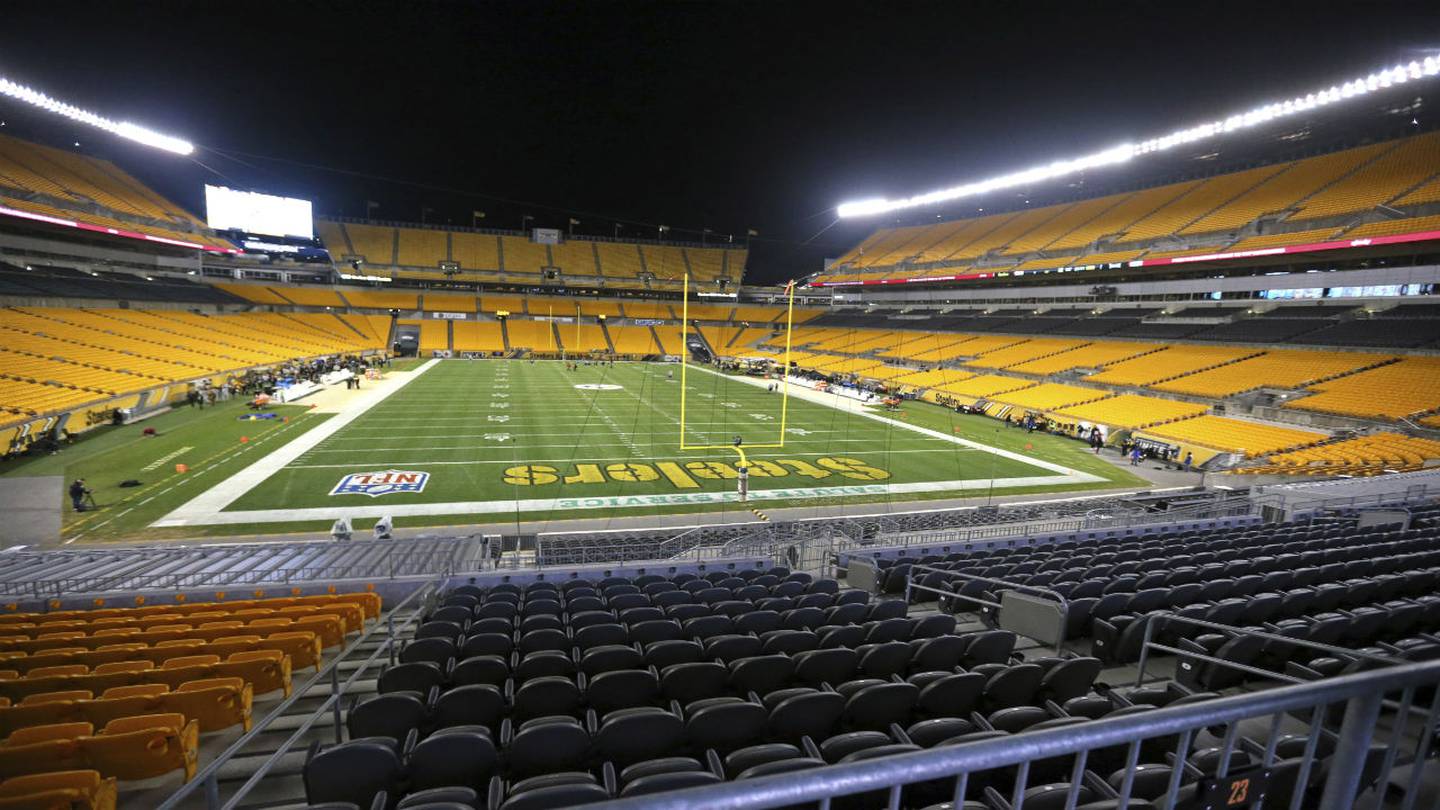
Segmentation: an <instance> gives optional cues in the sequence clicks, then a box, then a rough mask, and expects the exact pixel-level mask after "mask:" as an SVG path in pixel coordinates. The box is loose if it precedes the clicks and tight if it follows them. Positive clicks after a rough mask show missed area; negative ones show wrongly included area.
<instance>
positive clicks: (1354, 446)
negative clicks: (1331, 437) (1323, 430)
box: [1237, 433, 1440, 475]
mask: <svg viewBox="0 0 1440 810" xmlns="http://www.w3.org/2000/svg"><path fill="white" fill-rule="evenodd" d="M1437 461H1440V442H1437V441H1435V440H1433V439H1421V438H1417V437H1413V436H1406V435H1403V434H1400V433H1374V434H1371V435H1369V436H1357V437H1355V438H1353V439H1346V440H1343V441H1338V442H1332V443H1329V444H1323V445H1320V446H1318V447H1310V448H1305V449H1302V450H1296V451H1293V452H1290V453H1279V454H1276V455H1273V456H1271V457H1270V458H1269V459H1267V462H1268V463H1266V464H1264V465H1262V466H1259V467H1246V468H1243V469H1241V470H1237V472H1243V473H1256V474H1283V475H1379V474H1381V473H1384V472H1391V471H1399V472H1408V471H1412V470H1419V469H1423V468H1424V467H1425V466H1426V465H1427V464H1433V463H1435V462H1437Z"/></svg>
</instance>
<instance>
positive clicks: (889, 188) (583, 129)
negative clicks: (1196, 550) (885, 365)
mask: <svg viewBox="0 0 1440 810" xmlns="http://www.w3.org/2000/svg"><path fill="white" fill-rule="evenodd" d="M1437 9H1440V4H1436V3H1433V2H1432V3H1413V4H1400V3H1363V2H1348V3H1343V4H1342V3H1323V2H1308V3H1288V2H1266V3H1253V2H1245V3H1224V2H1208V3H1186V4H1178V3H1169V2H1131V3H1124V2H1116V3H1104V4H1098V3H1094V4H1092V3H1074V2H1070V3H1056V4H1047V3H1015V2H1010V3H1005V2H974V1H970V2H948V3H898V2H896V3H880V2H864V3H847V2H838V0H830V1H829V2H817V3H801V2H793V3H792V2H780V1H779V0H771V1H770V2H716V3H690V2H603V1H600V0H596V1H593V2H578V1H572V2H564V3H559V2H539V1H538V0H535V1H532V2H515V3H475V2H463V3H462V2H448V3H440V2H422V1H421V0H409V2H393V3H392V2H378V1H372V2H359V1H352V2H336V1H334V0H288V2H259V1H257V0H247V2H242V3H223V4H222V3H219V2H213V1H211V2H158V1H157V2H114V0H110V1H109V2H85V1H84V0H70V1H68V2H64V3H61V2H58V1H57V0H45V2H32V1H31V0H7V2H6V3H5V4H4V8H3V20H0V75H5V76H7V77H9V78H11V79H14V80H16V81H20V82H23V83H27V84H30V85H32V86H34V87H37V88H39V89H41V90H44V91H46V92H49V93H51V94H53V95H57V96H59V97H61V98H63V99H66V100H70V101H72V102H74V103H76V104H78V105H81V106H84V107H87V108H90V109H93V110H95V111H96V112H99V113H101V114H105V115H108V116H110V117H114V118H117V119H125V118H128V119H132V120H135V121H137V122H139V123H143V124H146V125H148V126H151V127H152V128H155V129H158V130H160V131H163V132H167V133H172V134H176V135H179V136H182V137H185V138H187V139H189V140H191V141H193V142H195V143H196V144H197V145H199V146H200V147H201V149H200V151H199V152H197V154H196V156H195V157H196V159H197V160H198V162H199V163H200V164H203V166H202V165H196V164H194V163H191V162H190V161H188V160H186V159H183V158H175V157H173V156H169V155H164V154H162V153H155V152H151V151H149V150H145V149H143V148H142V147H132V146H126V145H119V144H117V143H116V142H115V140H114V139H112V138H110V136H108V135H104V134H102V133H99V132H98V131H93V130H90V131H85V130H78V129H72V128H68V127H63V126H61V125H59V124H57V123H56V122H57V120H58V119H54V118H41V117H38V116H34V115H27V114H25V113H22V112H18V111H17V110H16V109H15V107H14V105H13V103H10V104H7V103H6V102H3V101H0V118H3V119H7V120H8V122H9V124H8V126H7V128H6V129H5V130H3V131H9V132H14V133H16V134H22V135H26V136H39V137H46V138H48V139H49V140H51V141H52V142H58V141H60V140H62V139H65V140H68V139H75V138H76V137H78V139H79V140H80V141H81V142H82V144H83V146H82V148H84V149H86V150H87V151H92V152H94V153H97V154H101V155H104V156H108V157H112V158H114V159H116V160H118V161H119V162H120V163H121V164H122V165H124V166H126V167H127V168H129V169H131V170H132V171H134V172H135V173H136V174H138V175H140V176H141V177H143V178H144V179H146V180H147V181H149V182H152V183H154V184H155V185H157V186H158V187H160V188H161V189H162V190H163V191H165V192H166V193H167V194H169V195H170V196H172V197H173V198H175V199H176V200H177V201H178V202H180V203H182V204H185V205H187V206H188V207H190V208H191V209H192V210H194V211H195V212H196V213H203V207H202V205H201V199H202V195H201V185H202V183H203V182H206V181H210V182H221V183H226V184H229V185H233V186H238V187H245V188H254V189H257V190H262V191H267V192H271V193H277V194H285V195H290V196H299V197H306V198H310V199H313V200H314V201H315V204H316V211H317V213H319V214H322V215H323V214H340V215H348V216H361V215H363V214H364V212H365V202H366V201H367V200H374V201H377V202H379V203H380V208H379V209H378V210H377V211H376V212H375V216H376V217H378V218H383V219H394V220H404V221H419V220H420V218H421V215H422V209H426V208H428V209H432V210H431V211H429V212H426V213H425V216H426V218H427V219H429V220H430V221H432V222H445V221H451V222H454V223H456V224H469V221H470V212H471V211H472V210H475V209H479V210H482V211H485V212H486V214H487V216H486V219H485V222H484V224H485V225H488V226H491V227H503V228H517V227H519V226H520V224H521V217H522V216H523V215H525V214H530V215H533V216H534V217H535V220H534V223H533V224H535V225H539V226H550V227H560V228H564V227H565V226H566V222H567V220H568V219H569V218H570V217H574V218H576V219H579V220H580V221H581V225H579V226H577V227H576V231H577V232H581V233H593V234H602V235H613V234H614V232H615V230H614V225H615V223H617V222H618V223H620V224H621V226H622V229H621V231H620V233H621V234H622V235H628V236H633V237H640V236H643V237H654V236H655V233H656V226H657V225H660V224H665V225H669V226H670V227H671V229H672V233H673V235H674V236H675V237H677V238H684V239H693V240H697V241H698V240H699V239H700V237H701V233H700V232H701V229H703V228H709V229H711V230H712V231H713V233H712V234H711V235H710V236H708V237H707V238H709V239H713V240H718V241H724V239H725V238H726V236H727V235H731V234H733V235H734V236H735V238H736V241H737V242H739V241H741V240H743V238H744V233H745V230H746V229H747V228H755V229H756V230H758V231H759V232H760V234H761V236H760V237H759V238H758V239H756V240H754V242H753V245H752V258H751V276H750V279H751V280H753V281H756V282H771V281H775V280H778V279H783V278H789V277H796V276H800V275H803V274H804V273H807V272H813V271H815V270H818V269H819V267H820V261H821V259H822V258H823V257H826V256H831V257H833V256H838V255H839V254H840V253H841V252H843V251H844V250H845V249H846V248H847V247H849V246H850V245H851V244H853V243H854V242H855V241H857V240H858V239H860V238H861V237H863V235H864V234H865V233H866V232H867V231H869V230H871V229H873V227H874V226H875V225H876V224H878V223H875V222H857V223H852V222H848V221H847V222H846V223H844V224H838V225H837V224H835V217H834V211H833V208H834V205H835V204H837V203H839V202H842V201H845V200H848V199H853V198H861V197H867V196H875V195H885V196H899V195H907V194H912V193H917V192H923V191H927V190H930V189H933V188H937V187H941V186H946V185H951V184H954V183H957V182H963V181H966V180H972V179H979V178H983V177H987V176H990V175H994V174H997V173H1002V172H1005V171H1010V170H1015V169H1020V168H1027V167H1029V166H1031V165H1033V164H1036V163H1042V162H1046V161H1048V160H1050V159H1053V158H1058V157H1072V156H1076V155H1079V154H1085V153H1088V152H1091V151H1096V150H1098V149H1101V148H1105V147H1108V146H1112V145H1114V144H1116V143H1119V142H1121V141H1124V140H1128V139H1133V138H1137V137H1144V136H1149V135H1155V134H1160V133H1164V132H1169V131H1171V130H1173V129H1177V128H1180V127H1182V126H1185V125H1187V124H1192V123H1196V122H1198V121H1200V120H1205V119H1208V118H1210V117H1212V116H1214V115H1217V114H1223V113H1227V112H1233V111H1237V110H1242V109H1248V108H1249V107H1251V106H1254V105H1256V104H1258V103H1260V102H1265V101H1269V100H1272V99H1279V98H1284V97H1288V96H1289V95H1291V94H1294V93H1297V92H1304V91H1306V90H1310V89H1314V88H1315V87H1317V86H1319V85H1322V84H1325V85H1328V84H1329V83H1331V82H1332V81H1335V80H1339V79H1342V78H1346V77H1349V76H1351V75H1352V74H1360V75H1363V74H1365V73H1367V72H1369V71H1371V70H1373V69H1376V68H1379V67H1383V66H1387V65H1390V64H1394V63H1396V62H1398V61H1402V60H1404V61H1408V60H1410V59H1412V58H1419V57H1423V56H1424V55H1426V54H1428V53H1433V52H1435V49H1436V48H1440V11H1437ZM207 167H208V169H210V170H214V172H218V175H217V174H214V173H211V171H208V170H207Z"/></svg>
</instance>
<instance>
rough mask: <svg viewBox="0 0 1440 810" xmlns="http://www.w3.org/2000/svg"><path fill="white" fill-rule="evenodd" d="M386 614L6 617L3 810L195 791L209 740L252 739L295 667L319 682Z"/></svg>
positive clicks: (140, 610) (339, 601)
mask: <svg viewBox="0 0 1440 810" xmlns="http://www.w3.org/2000/svg"><path fill="white" fill-rule="evenodd" d="M380 608H381V600H380V597H379V596H378V595H377V594H374V593H369V592H365V593H353V594H334V595H321V596H292V597H278V598H271V599H264V598H257V599H246V600H234V601H230V602H176V603H174V604H170V605H153V606H149V605H147V606H141V607H122V608H96V609H92V610H53V611H50V612H28V613H26V612H12V613H8V614H4V615H0V779H3V780H4V781H3V782H0V808H15V809H16V810H19V809H20V808H36V807H40V808H51V807H64V808H76V807H90V808H96V810H105V809H106V808H113V807H114V806H115V796H116V786H115V781H116V779H120V780H133V779H149V778H151V777H157V776H162V775H165V774H168V773H171V772H173V771H177V770H178V771H181V772H182V774H183V775H184V778H185V779H187V780H188V779H189V778H190V777H191V776H192V775H193V774H194V773H195V770H196V767H197V757H198V750H199V747H198V746H199V735H200V734H202V733H209V732H216V731H223V730H225V729H231V728H234V727H237V726H238V727H239V729H240V730H241V731H248V730H249V729H250V727H251V722H252V712H253V704H254V699H255V696H256V695H263V694H266V693H271V692H278V693H279V694H281V695H289V694H290V690H291V669H292V665H296V664H298V665H301V666H305V667H315V668H316V669H317V670H318V668H319V666H320V664H321V651H322V649H323V648H325V647H334V646H337V645H339V644H341V643H343V641H344V639H345V637H346V635H348V634H349V633H353V632H358V631H359V630H361V629H363V627H364V625H365V622H366V621H367V620H368V619H373V618H376V617H378V616H379V615H380ZM207 619H216V620H214V621H207ZM247 621H248V623H247ZM97 729H98V731H97Z"/></svg>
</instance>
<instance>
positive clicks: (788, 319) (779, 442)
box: [680, 273, 795, 466]
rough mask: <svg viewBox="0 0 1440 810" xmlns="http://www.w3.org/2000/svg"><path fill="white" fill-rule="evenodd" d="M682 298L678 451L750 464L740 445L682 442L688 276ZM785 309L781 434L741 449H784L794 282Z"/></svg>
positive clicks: (788, 409) (790, 287) (687, 320)
mask: <svg viewBox="0 0 1440 810" xmlns="http://www.w3.org/2000/svg"><path fill="white" fill-rule="evenodd" d="M681 290H682V293H681V295H682V296H683V297H682V299H681V303H680V449H681V450H730V451H733V452H735V453H737V454H739V456H740V463H741V464H743V465H746V466H748V465H749V459H748V458H746V456H745V450H744V449H743V448H742V447H741V445H739V444H706V445H694V444H686V443H685V426H686V422H685V414H686V411H685V406H686V401H687V394H688V393H689V384H688V380H689V374H688V370H689V368H690V363H689V359H688V354H689V341H687V340H686V336H687V335H688V334H689V332H688V330H689V328H690V275H689V274H688V273H687V274H686V275H685V277H684V281H683V286H682V287H681ZM786 293H787V295H786V308H785V358H784V367H783V368H782V369H781V372H780V383H779V385H780V433H779V436H778V437H777V439H776V440H775V441H774V442H771V443H767V444H747V445H744V447H746V448H749V449H751V450H755V449H766V448H769V449H778V448H783V447H784V446H785V427H786V423H787V420H788V418H789V412H790V383H789V372H790V351H791V344H792V340H791V338H792V332H793V330H794V323H795V282H794V281H791V282H789V283H788V284H787V285H786Z"/></svg>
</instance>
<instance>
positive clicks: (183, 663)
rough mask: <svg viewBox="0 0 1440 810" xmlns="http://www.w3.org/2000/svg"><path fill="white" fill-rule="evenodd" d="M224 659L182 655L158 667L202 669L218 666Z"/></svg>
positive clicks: (211, 656)
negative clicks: (212, 665)
mask: <svg viewBox="0 0 1440 810" xmlns="http://www.w3.org/2000/svg"><path fill="white" fill-rule="evenodd" d="M223 660H224V659H223V658H221V657H220V656H218V655H184V656H181V657H179V658H171V659H169V660H167V661H166V662H165V663H163V664H161V665H160V668H161V669H176V668H178V667H204V666H210V665H211V664H218V663H220V662H221V661H223Z"/></svg>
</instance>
